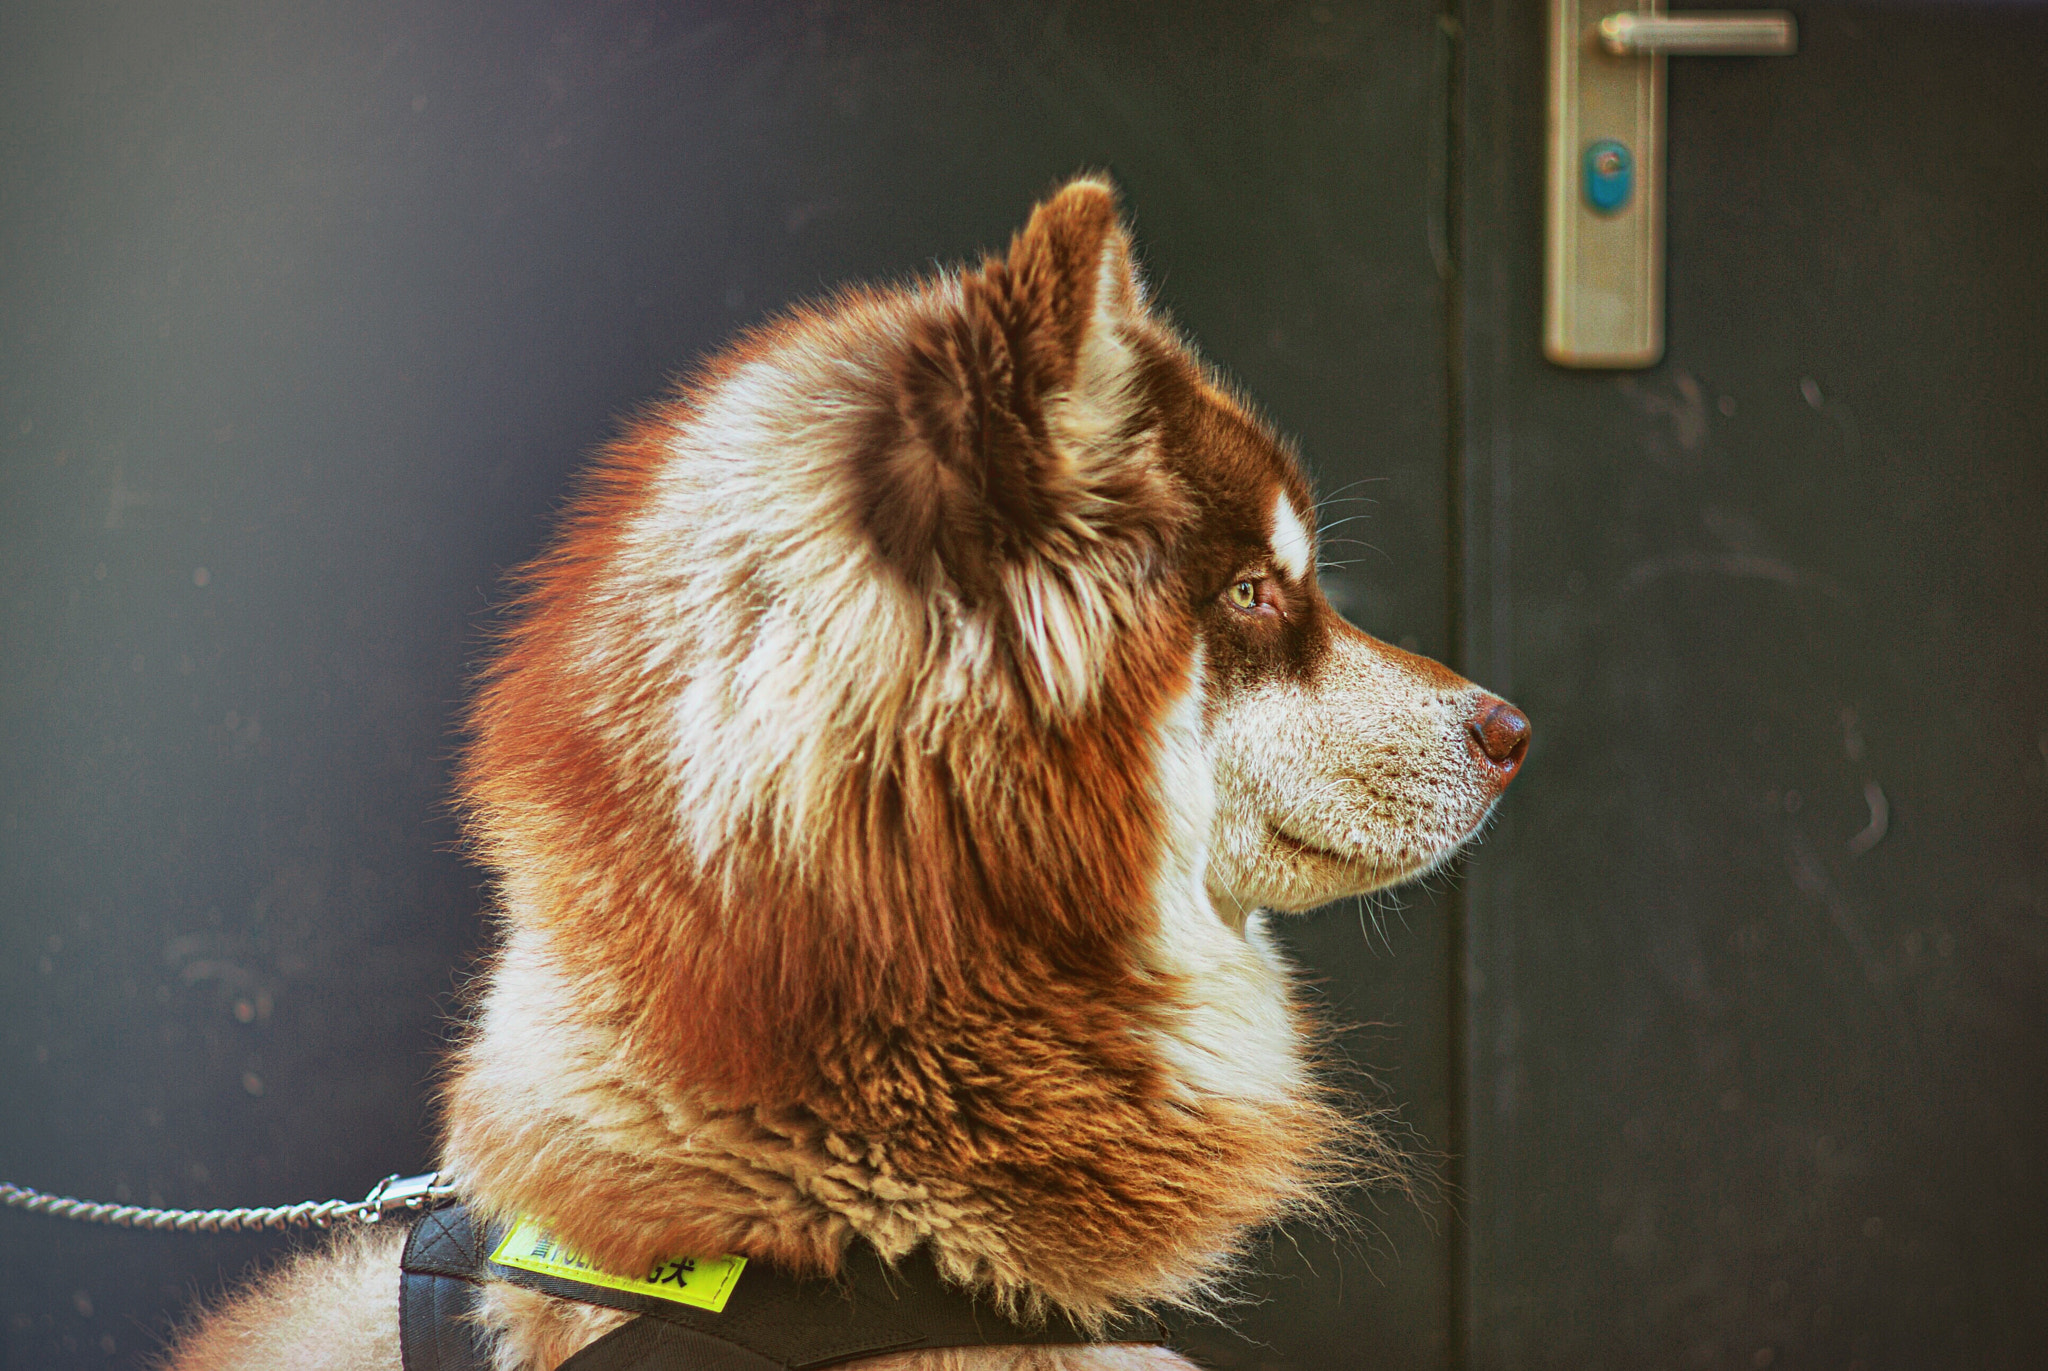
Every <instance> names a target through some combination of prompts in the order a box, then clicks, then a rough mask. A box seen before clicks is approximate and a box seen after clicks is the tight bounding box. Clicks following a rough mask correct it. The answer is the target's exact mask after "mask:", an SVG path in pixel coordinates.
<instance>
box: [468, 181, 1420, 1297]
mask: <svg viewBox="0 0 2048 1371" xmlns="http://www.w3.org/2000/svg"><path fill="white" fill-rule="evenodd" d="M1214 397H1215V391H1214V389H1213V388H1212V387H1210V386H1209V385H1208V384H1207V382H1206V380H1205V378H1204V377H1203V375H1202V373H1201V372H1200V370H1199V368H1198V367H1197V366H1196V365H1195V364H1194V363H1193V362H1192V361H1191V360H1189V358H1188V354H1187V353H1186V351H1185V349H1184V347H1183V345H1182V344H1181V343H1180V342H1179V340H1178V339H1177V338H1175V337H1174V336H1173V335H1172V334H1171V333H1170V331H1169V330H1168V329H1167V328H1166V327H1165V326H1164V325H1163V324H1162V323H1160V322H1159V321H1158V320H1157V319H1156V318H1154V317H1153V316H1152V315H1151V314H1150V312H1149V311H1148V308H1147V306H1146V303H1145V299H1144V293H1143V291H1142V289H1141V287H1140V285H1139V283H1138V280H1137V278H1136V276H1135V274H1134V272H1133V268H1132V262H1131V249H1130V244H1129V240H1128V238H1127V236H1126V234H1125V232H1124V230H1123V228H1122V227H1121V225H1120V224H1119V222H1118V218H1117V211H1116V206H1115V202H1114V198H1113V196H1112V194H1111V192H1110V190H1109V188H1108V187H1107V186H1106V185H1105V184H1103V183H1101V182H1098V181H1090V180H1084V181H1080V182H1076V183H1073V184H1071V185H1069V186H1068V187H1067V188H1066V189H1064V190H1063V191H1062V192H1060V193H1059V194H1058V195H1057V196H1056V197H1054V198H1053V199H1052V200H1050V201H1048V202H1047V203H1046V204H1045V205H1042V206H1041V207H1040V208H1039V209H1038V211H1037V212H1036V213H1035V214H1034V215H1033V217H1032V219H1031V221H1030V224H1029V225H1028V227H1027V228H1026V229H1025V230H1024V231H1023V232H1022V233H1021V234H1019V235H1018V237H1017V238H1016V240H1015V241H1014V242H1013V243H1012V244H1011V246H1010V249H1009V251H1008V253H1007V254H1006V255H1005V256H1003V257H1001V258H993V259H990V260H988V261H986V262H984V263H983V264H982V265H981V266H980V267H979V268H977V269H975V270H971V271H968V272H964V273H961V274H957V275H951V276H946V277H943V278H940V279H936V280H933V281H930V282H928V283H926V284H924V285H922V286H920V287H918V288H916V289H914V290H910V291H905V292H898V293H891V294H887V295H884V294H877V293H852V294H846V295H842V296H840V297H838V298H836V299H834V300H832V301H830V302H828V303H826V304H824V305H822V306H819V307H817V308H814V309H810V310H804V311H799V312H797V313H794V314H791V315H789V316H787V317H785V318H783V319H782V320H780V321H779V322H777V323H774V324H772V325H770V326H768V327H766V328H763V329H761V330H759V331H757V332H755V333H754V334H752V335H750V336H749V337H747V338H746V339H744V340H743V341H742V342H741V343H740V344H738V345H737V346H736V347H735V348H733V349H732V350H730V351H729V352H727V353H726V354H724V355H722V356H721V357H719V358H718V359H716V360H715V361H714V362H712V363H711V364H710V365H709V366H708V367H706V368H705V369H704V370H703V372H702V373H701V374H700V375H699V376H697V377H696V378H695V379H694V380H693V381H692V382H691V383H690V384H689V385H687V386H686V387H684V388H682V389H681V390H679V391H678V392H677V393H676V394H675V395H673V396H672V397H671V398H669V399H668V400H666V401H664V402H662V403H660V404H658V405H656V406H655V407H654V408H652V409H651V410H649V411H648V412H647V413H645V414H644V415H642V416H641V417H640V418H639V419H638V421H637V422H635V423H634V424H633V425H632V426H631V428H630V430H629V431H628V432H626V433H625V434H624V435H623V436H622V437H621V438H620V439H619V440H618V441H616V442H614V443H613V444H612V445H611V446H610V447H609V448H608V449H607V450H606V451H605V452H604V454H603V455H602V457H601V459H600V460H599V462H598V465H597V469H596V471H595V473H594V474H593V475H592V476H591V477H590V478H589V479H588V481H587V483H586V485H585V487H584V488H583V490H582V492H581V494H580V495H579V496H578V497H577V499H576V501H575V503H574V505H573V508H572V510H571V511H570V513H569V516H568V519H567V521H566V526H565V531H564V532H563V534H562V535H561V537H560V538H559V540H558V541H557V542H556V543H555V545H554V546H553V548H552V549H551V551H549V552H548V554H547V555H546V556H545V557H544V558H543V559H542V560H541V561H540V562H539V563H538V564H537V565H536V566H535V567H534V568H533V569H532V570H531V572H530V575H529V578H528V581H527V589H526V591H525V594H524V597H523V600H522V602H521V604H520V606H519V610H518V613H517V616H516V623H515V624H514V626H513V627H512V628H511V629H510V630H509V631H508V634H507V637H506V640H505V642H504V645H503V647H502V650H501V651H500V653H499V654H498V656H497V658H496V661H495V664H494V665H493V666H492V668H491V669H490V672H489V675H488V677H487V680H486V681H485V684H484V689H483V690H482V692H481V695H480V698H479V700H478V703H477V704H476V706H475V709H474V712H473V714H472V717H471V720H470V723H471V729H472V738H473V743H472V746H471V747H470V749H469V752H468V754H467V757H466V763H465V766H464V770H463V777H462V783H461V784H462V794H463V797H464V804H465V806H466V812H467V815H468V829H469V833H470V835H471V837H472V840H473V842H474V844H475V848H476V850H477V852H478V853H479V855H480V856H481V857H482V859H483V860H484V861H485V862H486V863H487V864H488V865H489V866H490V868H491V869H492V870H493V872H494V873H495V874H496V877H497V881H498V896H499V913H500V917H501V921H502V925H503V949H502V951H501V952H500V954H499V956H498V959H497V961H496V963H495V965H494V967H493V969H492V971H491V973H490V978H489V984H488V988H487V990H486V994H485V999H484V1002H483V1005H482V1008H481V1012H480V1014H479V1016H478V1021H477V1024H476V1027H475V1028H474V1030H473V1031H472V1032H471V1034H470V1036H469V1037H468V1039H467V1041H466V1042H465V1044H464V1045H463V1047H462V1048H461V1050H460V1053H459V1056H458V1059H457V1061H456V1063H455V1066H454V1070H453V1071H452V1073H451V1076H450V1079H449V1082H448V1086H447V1092H446V1105H447V1111H446V1112H447V1158H448V1163H449V1165H451V1166H452V1167H454V1168H455V1169H456V1170H457V1171H458V1172H459V1174H460V1175H461V1177H462V1178H463V1181H464V1184H465V1187H466V1188H467V1191H468V1193H469V1194H470V1195H471V1196H472V1197H473V1198H474V1199H475V1200H476V1201H477V1202H478V1203H480V1204H481V1205H483V1206H484V1207H486V1208H487V1209H492V1210H496V1211H498V1212H501V1213H512V1212H521V1213H527V1214H532V1215H535V1216H538V1217H540V1218H542V1219H544V1220H546V1221H547V1222H549V1223H550V1224H552V1225H553V1226H555V1228H556V1229H557V1231H558V1232H560V1234H561V1235H562V1236H563V1237H564V1238H565V1239H566V1240H568V1241H570V1242H572V1243H574V1244H575V1245H577V1246H579V1247H580V1248H582V1249H583V1250H585V1251H586V1252H588V1253H589V1254H590V1255H591V1256H592V1257H593V1258H595V1259H597V1260H598V1261H600V1262H601V1263H603V1264H606V1265H611V1266H615V1267H617V1268H618V1269H635V1268H636V1267H639V1266H643V1265H645V1264H647V1263H649V1262H651V1261H652V1260H653V1259H655V1258H657V1257H660V1256H665V1255H670V1254H675V1253H679V1252H692V1251H694V1252H704V1253H709V1252H725V1251H731V1252H739V1253H742V1254H745V1255H747V1256H749V1257H751V1258H756V1259H761V1260H765V1261H769V1262H772V1263H775V1264H777V1265H780V1266H783V1267H785V1268H788V1269H792V1270H797V1271H805V1272H830V1271H832V1270H833V1269H834V1268H835V1266H836V1264H837V1262H838V1261H839V1260H840V1257H841V1255H842V1253H843V1252H844V1251H845V1249H846V1247H847V1245H848V1244H849V1243H850V1242H852V1241H853V1240H855V1239H856V1238H861V1239H865V1240H867V1241H869V1242H872V1243H873V1244H874V1245H875V1246H876V1247H877V1248H879V1249H880V1250H881V1251H882V1252H883V1253H884V1254H885V1255H888V1256H897V1255H901V1254H903V1253H905V1252H907V1251H909V1250H911V1249H912V1248H914V1247H917V1246H919V1245H929V1247H930V1248H931V1250H932V1251H933V1253H934V1255H935V1257H936V1259H937V1260H938V1262H939V1264H940V1266H941V1269H942V1270H943V1271H945V1272H946V1273H948V1274H949V1275H950V1276H951V1277H952V1278H954V1279H956V1280H958V1281H960V1282H962V1283H965V1284H969V1285H972V1286H975V1287H977V1288H980V1289H982V1290H984V1291H987V1292H989V1293H990V1294H992V1295H993V1296H994V1297H995V1298H997V1299H998V1300H999V1301H1001V1302H1003V1303H1004V1304H1005V1305H1006V1306H1008V1307H1010V1308H1013V1309H1017V1310H1020V1311H1023V1312H1025V1313H1027V1314H1039V1313H1043V1312H1045V1311H1046V1310H1047V1309H1052V1308H1056V1309H1059V1310H1062V1311H1065V1312H1066V1313H1068V1314H1070V1315H1072V1316H1074V1317H1076V1318H1079V1319H1081V1320H1083V1321H1087V1320H1093V1319H1097V1318H1099V1317H1101V1316H1103V1315H1105V1314H1107V1313H1109V1312H1112V1311H1114V1310H1117V1309H1119V1308H1123V1307H1127V1306H1130V1305H1133V1304H1138V1303H1144V1302H1155V1301H1167V1302H1174V1301H1183V1302H1184V1301H1188V1300H1191V1299H1194V1298H1197V1297H1199V1296H1200V1294H1201V1293H1202V1292H1203V1291H1204V1290H1205V1289H1206V1288H1207V1287H1208V1286H1209V1285H1210V1284H1211V1283H1212V1282H1213V1281H1214V1280H1215V1279H1216V1277H1217V1276H1218V1273H1219V1272H1221V1271H1223V1270H1224V1269H1225V1268H1226V1267H1227V1264H1228V1262H1229V1261H1230V1259H1231V1257H1232V1255H1233V1254H1234V1253H1235V1252H1237V1251H1238V1250H1239V1249H1240V1247H1241V1244H1242V1242H1243V1240H1244V1237H1245V1235H1246V1233H1247V1232H1248V1230H1250V1229H1251V1228H1253V1227H1254V1226H1256V1225H1259V1224H1262V1223H1265V1222H1268V1221H1270V1220H1272V1219H1274V1218H1276V1217H1279V1216H1281V1215H1283V1214H1285V1213H1287V1212H1289V1211H1291V1210H1294V1209H1296V1208H1298V1207H1300V1206H1302V1205H1304V1204H1306V1203H1310V1202H1312V1200H1313V1198H1314V1196H1315V1194H1316V1193H1317V1190H1318V1188H1319V1186H1321V1185H1322V1184H1323V1183H1324V1182H1325V1181H1326V1180H1327V1179H1328V1177H1329V1175H1330V1159H1331V1157H1332V1154H1333V1148H1334V1147H1335V1146H1336V1139H1337V1138H1338V1136H1339V1131H1340V1129H1339V1125H1338V1124H1337V1122H1336V1117H1337V1116H1336V1115H1335V1113H1334V1112H1333V1111H1331V1110H1330V1109H1329V1108H1328V1107H1327V1106H1326V1104H1325V1103H1324V1101H1323V1098H1322V1096H1321V1093H1320V1091H1319V1089H1318V1087H1317V1086H1316V1085H1315V1083H1314V1081H1313V1079H1312V1077H1311V1073H1310V1071H1309V1070H1308V1068H1307V1066H1306V1064H1305V1062H1304V1051H1305V1049H1304V1048H1303V1046H1302V1044H1303V1043H1304V1041H1305V1040H1306V1038H1307V1035H1308V1025H1307V1023H1306V1022H1305V1020H1304V1019H1303V1017H1302V1014H1301V1011H1300V1009H1299V1008H1298V1006H1297V1005H1296V1003H1295V1001H1294V999H1293V996H1292V992H1291V991H1290V989H1289V986H1288V982H1287V976H1286V968H1285V967H1284V966H1283V965H1282V963H1281V960H1280V958H1279V956H1278V955H1277V953H1276V952H1275V950H1274V948H1273V947H1272V945H1271V944H1270V943H1269V942H1268V941H1267V939H1266V937H1265V934H1264V932H1263V928H1262V926H1261V924H1260V922H1259V921H1258V920H1252V921H1251V922H1250V923H1249V924H1248V925H1244V926H1239V925H1240V924H1241V922H1242V921H1241V919H1239V918H1238V917H1236V916H1235V912H1233V917H1232V918H1230V919H1226V918H1224V917H1222V916H1220V915H1219V913H1218V912H1217V910H1216V909H1215V908H1213V907H1212V905H1211V897H1210V895H1209V893H1208V891H1207V889H1206V887H1205V884H1204V873H1205V870H1206V869H1207V865H1208V844H1209V841H1210V832H1211V827H1212V823H1213V821H1214V813H1215V805H1216V799H1215V792H1214V782H1213V780H1212V778H1211V764H1210V762H1209V760H1208V759H1207V758H1206V757H1205V755H1204V751H1203V733H1202V729H1203V678H1204V671H1205V663H1204V659H1203V648H1202V641H1201V638H1200V635H1199V633H1198V629H1197V623H1196V620H1195V617H1194V614H1193V611H1192V610H1191V608H1190V605H1191V604H1192V602H1193V598H1194V595H1195V591H1196V588H1195V587H1194V586H1192V584H1191V582H1190V580H1189V576H1190V571H1189V567H1190V559H1191V557H1192V556H1193V552H1192V551H1191V549H1193V548H1194V547H1195V546H1196V545H1197V544H1198V542H1199V540H1200V537H1201V529H1202V527H1203V521H1204V520H1212V519H1213V518H1214V517H1215V516H1214V511H1212V510H1210V509H1208V508H1207V507H1206V506H1205V504H1204V497H1201V496H1199V495H1198V493H1197V492H1196V491H1194V490H1193V489H1191V488H1190V486H1189V484H1188V483H1187V482H1186V481H1184V480H1183V479H1182V478H1181V477H1180V476H1178V475H1176V470H1177V465H1176V463H1177V460H1178V459H1176V458H1175V456H1174V450H1175V449H1176V445H1181V446H1184V445H1185V444H1186V442H1187V441H1189V438H1188V435H1189V434H1191V433H1198V432H1199V431H1201V430H1202V426H1203V424H1205V423H1207V422H1208V421H1207V420H1205V419H1203V418H1202V417H1201V416H1200V415H1199V414H1197V413H1196V412H1195V411H1196V410H1197V409H1198V408H1199V407H1200V406H1201V405H1204V404H1212V403H1214ZM1367 1142H1368V1145H1369V1147H1370V1146H1375V1145H1377V1144H1374V1143H1373V1140H1372V1139H1367ZM1377 1155H1379V1156H1380V1157H1381V1159H1382V1160H1384V1157H1385V1154H1384V1152H1381V1153H1379V1154H1377Z"/></svg>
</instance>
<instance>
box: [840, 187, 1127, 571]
mask: <svg viewBox="0 0 2048 1371" xmlns="http://www.w3.org/2000/svg"><path fill="white" fill-rule="evenodd" d="M937 298H938V306H937V308H936V309H934V310H933V311H932V312H931V313H929V314H927V315H924V316H922V317H920V318H919V319H918V320H917V322H916V323H915V324H914V325H913V327H912V328H911V330H910V332H909V336H908V337H907V338H906V339H905V342H904V346H903V348H902V351H901V352H900V353H899V355H898V357H897V359H896V365H895V374H894V378H893V379H894V383H895V397H894V398H895V411H896V412H895V415H894V416H893V423H892V432H891V435H890V440H889V441H888V442H887V443H886V444H884V445H883V446H884V448H885V451H884V452H882V453H880V454H878V461H877V463H876V465H875V467H874V468H873V469H872V470H871V471H870V473H869V475H870V480H869V483H868V484H869V489H868V491H867V494H868V497H869V498H868V513H869V527H870V528H871V530H872V531H873V533H874V536H875V539H876V541H877V543H878V544H879V545H880V548H881V551H882V553H883V555H884V556H885V557H886V558H887V559H888V560H889V561H890V562H892V563H893V564H895V565H896V566H897V567H898V568H900V569H901V570H903V571H904V572H906V573H907V574H909V575H910V576H911V577H912V579H913V580H914V581H916V582H917V583H919V584H921V585H923V584H928V583H929V582H930V581H931V579H932V578H933V577H934V576H942V577H944V578H945V580H946V581H947V582H948V583H949V586H950V588H951V589H952V590H953V591H954V592H955V593H956V594H958V595H959V596H960V597H961V599H962V600H963V601H964V602H966V603H969V604H985V603H988V602H989V601H990V600H991V598H992V597H994V596H996V595H998V594H999V593H1000V580H1001V577H1002V572H1003V570H1004V568H1005V567H1006V566H1013V565H1016V564H1018V563H1020V562H1025V561H1042V562H1049V563H1053V564H1059V563H1062V562H1064V561H1066V560H1067V558H1068V556H1069V554H1074V553H1078V552H1079V551H1081V550H1083V549H1085V548H1088V547H1091V546H1092V547H1097V548H1099V547H1101V546H1102V545H1104V543H1105V542H1108V543H1115V542H1119V541H1126V540H1128V538H1129V537H1130V536H1132V534H1133V533H1140V530H1139V529H1138V528H1137V527H1136V525H1141V524H1144V523H1146V522H1147V521H1151V522H1152V523H1153V524H1154V525H1155V527H1153V528H1152V529H1151V530H1150V532H1152V533H1156V532H1157V529H1156V521H1157V519H1158V517H1159V513H1160V511H1159V506H1160V503H1161V500H1160V492H1159V491H1158V490H1157V489H1156V487H1157V486H1158V485H1159V477H1158V475H1157V473H1156V472H1153V471H1152V470H1150V468H1149V464H1146V463H1142V462H1138V461H1135V460H1134V453H1133V451H1132V449H1133V446H1134V445H1135V443H1136V442H1137V440H1138V437H1139V435H1140V432H1141V430H1142V428H1143V426H1144V423H1145V420H1144V417H1143V414H1142V412H1141V410H1142V406H1141V404H1140V403H1139V400H1138V398H1137V395H1136V387H1135V385H1134V383H1133V381H1134V372H1135V369H1136V366H1137V361H1136V356H1135V354H1134V353H1133V351H1132V349H1131V348H1130V346H1129V345H1128V339H1127V336H1126V326H1127V325H1128V324H1131V323H1133V322H1135V321H1137V320H1138V319H1139V318H1140V317H1141V316H1142V312H1143V310H1144V308H1145V306H1144V292H1143V288H1142V287H1141V286H1140V284H1139V282H1138V279H1137V276H1136V274H1135V272H1134V269H1133V266H1132V261H1131V242H1130V238H1129V236H1128V235H1127V234H1126V233H1125V231H1124V228H1123V225H1122V224H1121V223H1120V222H1119V220H1118V216H1117V203H1116V192H1115V191H1114V190H1113V189H1112V188H1111V186H1110V184H1109V183H1108V182H1107V181H1105V180H1101V179H1097V178H1092V177H1090V178H1083V179H1080V180H1076V181H1072V182H1069V183H1068V184H1067V185H1066V186H1064V187H1062V188H1061V189H1060V190H1059V192H1058V193H1056V194H1055V195H1053V196H1052V198H1051V199H1049V200H1047V201H1045V202H1044V203H1042V204H1040V205H1039V206H1038V207H1037V209H1036V210H1034V211H1033V212H1032V215H1031V220H1030V222H1029V223H1028V224H1027V225H1026V226H1025V228H1024V230H1023V232H1021V233H1019V234H1018V235H1017V236H1016V238H1015V239H1014V240H1012V242H1011V244H1010V250H1009V253H1008V254H1007V256H1005V257H1003V258H991V259H989V260H987V261H986V262H984V263H983V264H982V266H981V269H980V270H979V271H974V272H970V273H968V274H966V275H965V276H963V277H962V278H961V280H960V281H959V283H958V289H957V294H954V293H953V292H952V291H950V290H947V289H944V288H942V289H941V290H940V291H939V292H937ZM1141 536H1142V534H1141Z"/></svg>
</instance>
